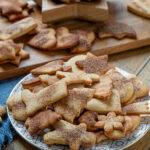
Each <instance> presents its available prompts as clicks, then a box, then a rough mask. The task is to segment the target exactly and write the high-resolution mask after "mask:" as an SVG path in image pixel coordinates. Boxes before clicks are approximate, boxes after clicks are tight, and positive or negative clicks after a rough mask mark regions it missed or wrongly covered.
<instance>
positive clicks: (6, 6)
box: [0, 0, 27, 15]
mask: <svg viewBox="0 0 150 150" xmlns="http://www.w3.org/2000/svg"><path fill="white" fill-rule="evenodd" d="M14 4H15V5H14ZM26 6H27V3H26V2H25V1H23V0H2V1H1V2H0V9H1V11H2V14H3V15H8V14H12V13H21V11H22V10H23V8H24V7H26Z"/></svg>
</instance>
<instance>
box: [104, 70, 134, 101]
mask: <svg viewBox="0 0 150 150" xmlns="http://www.w3.org/2000/svg"><path fill="white" fill-rule="evenodd" d="M106 74H107V75H108V76H109V77H110V78H111V80H112V82H113V87H114V89H116V90H118V92H119V94H120V100H121V103H125V102H127V101H128V100H130V99H131V98H132V96H133V94H134V87H133V84H132V82H131V81H130V80H129V79H127V78H126V77H125V76H123V75H122V74H121V73H119V72H118V71H116V70H113V69H112V70H109V71H108V72H107V73H106Z"/></svg>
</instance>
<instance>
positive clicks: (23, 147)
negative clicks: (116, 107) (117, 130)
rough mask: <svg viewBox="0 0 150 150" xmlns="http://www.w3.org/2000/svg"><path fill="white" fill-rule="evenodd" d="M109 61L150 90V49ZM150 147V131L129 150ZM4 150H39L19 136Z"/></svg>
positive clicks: (125, 53) (128, 149)
mask: <svg viewBox="0 0 150 150" xmlns="http://www.w3.org/2000/svg"><path fill="white" fill-rule="evenodd" d="M109 61H110V63H111V64H113V65H115V66H117V67H119V68H122V69H124V70H126V71H128V72H130V73H134V74H136V75H137V76H138V77H139V78H140V79H141V80H142V81H143V82H144V83H145V84H147V86H148V87H149V88H150V47H145V48H140V49H135V50H133V51H128V52H123V53H120V54H114V55H111V56H110V57H109ZM149 147H150V131H149V132H148V133H147V134H146V135H145V136H144V137H143V138H142V139H141V140H140V141H138V142H137V143H136V144H134V145H132V146H131V147H130V148H127V150H148V148H149ZM4 150H37V148H35V147H33V146H32V145H30V144H28V143H27V142H25V141H24V140H23V139H22V138H21V137H20V136H17V137H16V138H15V139H14V141H13V142H12V143H11V144H9V145H7V146H6V148H4Z"/></svg>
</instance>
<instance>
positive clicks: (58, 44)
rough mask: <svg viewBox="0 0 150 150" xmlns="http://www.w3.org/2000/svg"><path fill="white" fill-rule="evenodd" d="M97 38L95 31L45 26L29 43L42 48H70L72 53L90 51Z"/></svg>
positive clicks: (55, 49) (53, 49) (51, 49)
mask: <svg viewBox="0 0 150 150" xmlns="http://www.w3.org/2000/svg"><path fill="white" fill-rule="evenodd" d="M94 40H95V34H94V32H88V31H83V30H74V31H73V32H70V31H69V29H68V28H66V27H59V28H57V29H56V30H55V29H53V28H44V29H42V30H41V31H39V33H38V34H36V35H35V36H34V37H33V38H32V39H31V40H30V41H29V42H28V44H29V45H30V46H32V47H35V48H39V49H41V50H48V51H58V50H64V49H70V51H71V53H83V52H86V51H89V50H90V49H91V47H92V43H93V42H94Z"/></svg>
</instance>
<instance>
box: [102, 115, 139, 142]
mask: <svg viewBox="0 0 150 150" xmlns="http://www.w3.org/2000/svg"><path fill="white" fill-rule="evenodd" d="M139 123H140V116H125V123H124V129H123V130H122V131H120V130H113V132H110V133H109V132H105V133H104V134H105V136H106V137H107V138H109V139H112V140H117V139H121V138H123V137H125V136H126V134H127V133H128V132H132V131H133V130H135V129H136V127H137V126H138V125H139Z"/></svg>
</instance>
